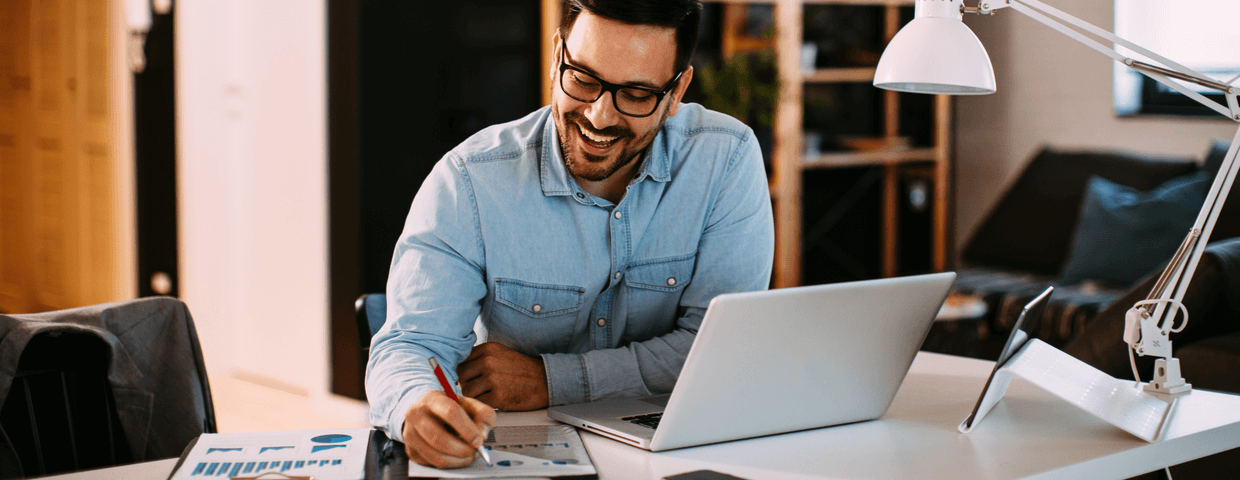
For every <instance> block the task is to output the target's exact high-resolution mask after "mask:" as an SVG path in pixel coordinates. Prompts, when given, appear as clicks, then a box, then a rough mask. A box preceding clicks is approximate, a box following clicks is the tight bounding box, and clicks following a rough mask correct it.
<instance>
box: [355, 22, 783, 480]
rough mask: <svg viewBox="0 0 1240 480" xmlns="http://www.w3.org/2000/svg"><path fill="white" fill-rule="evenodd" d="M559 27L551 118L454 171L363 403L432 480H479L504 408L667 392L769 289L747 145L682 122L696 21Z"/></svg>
mask: <svg viewBox="0 0 1240 480" xmlns="http://www.w3.org/2000/svg"><path fill="white" fill-rule="evenodd" d="M565 8H566V11H565V15H564V18H563V20H562V21H561V25H560V29H559V32H558V33H557V34H556V36H555V41H556V43H557V44H558V47H557V48H556V51H555V55H556V58H557V59H558V62H557V63H556V64H555V65H554V66H553V67H552V69H551V71H550V72H548V73H549V75H551V77H552V79H553V81H554V84H555V87H554V91H553V99H552V104H551V106H550V107H547V108H543V109H540V110H538V111H536V112H534V113H532V114H530V115H529V116H527V117H525V118H523V119H520V120H517V121H514V122H511V123H507V124H503V125H497V126H493V127H490V128H487V129H485V130H483V131H481V132H479V133H478V134H476V135H474V136H473V137H471V138H469V139H468V140H466V141H465V142H464V143H462V144H461V145H460V146H458V147H457V148H455V149H453V150H452V151H451V152H449V153H448V154H447V155H446V156H445V157H444V158H443V160H442V161H440V162H439V163H438V164H437V165H436V166H435V169H434V171H433V172H432V173H431V174H430V175H429V176H428V178H427V179H426V182H425V183H424V184H423V186H422V188H421V189H420V190H419V191H418V194H417V197H416V198H415V199H414V201H413V206H412V207H411V209H410V212H409V217H408V219H407V220H406V224H405V228H404V231H403V233H402V234H401V238H400V240H399V242H398V244H397V245H396V251H395V254H394V256H393V260H392V270H391V274H390V276H389V278H388V286H387V292H388V318H389V321H388V322H387V324H386V325H385V326H384V327H383V329H382V330H380V332H379V333H378V334H377V335H376V336H375V339H374V341H373V343H372V348H371V357H370V363H369V365H368V366H367V381H366V387H367V394H368V396H369V398H370V400H371V402H372V408H371V421H372V423H374V424H375V425H377V426H379V427H380V428H383V429H384V430H385V431H386V433H387V434H388V435H389V436H391V437H393V438H394V439H397V440H401V441H403V442H404V443H405V448H406V451H407V453H408V454H409V458H410V459H412V460H414V461H415V462H417V463H419V464H423V465H431V466H435V467H440V468H452V467H461V466H465V465H468V464H469V463H470V462H471V461H472V460H473V456H474V451H475V450H474V448H476V447H477V446H479V445H481V443H482V441H483V432H484V430H483V426H485V425H490V424H492V423H493V422H494V421H495V413H494V412H493V411H492V409H491V408H490V407H496V408H499V409H501V410H533V409H539V408H545V407H547V406H548V405H559V404H566V403H578V402H585V401H590V400H597V399H600V398H606V397H620V396H640V395H649V394H654V393H665V392H668V391H670V390H671V389H672V387H673V386H674V385H675V384H676V378H677V375H678V374H679V373H680V369H681V366H682V365H683V364H684V360H685V356H686V355H687V354H688V352H689V348H690V347H691V346H692V344H693V339H694V335H695V334H696V332H697V330H698V327H699V326H700V325H701V321H702V315H703V313H704V312H705V309H706V307H707V305H708V304H709V303H710V300H711V299H712V298H714V297H715V296H716V295H719V294H722V293H729V292H738V291H751V290H760V289H763V288H766V287H767V285H768V283H769V281H770V274H771V262H772V259H773V244H774V229H773V225H772V217H771V206H770V197H769V193H768V191H767V183H766V174H765V171H764V170H763V165H762V157H761V154H760V153H759V149H758V143H757V140H756V139H755V138H754V135H753V132H752V131H751V130H750V129H749V128H748V127H746V126H744V125H743V124H741V123H740V122H738V121H736V120H735V119H732V118H730V117H727V116H725V115H722V114H719V113H715V112H711V111H708V110H706V109H704V108H702V107H701V106H699V105H692V104H690V105H682V104H680V99H681V97H682V96H683V95H684V93H685V89H686V88H687V86H688V85H689V82H690V81H691V80H692V79H693V68H692V67H690V66H689V59H690V58H691V57H692V54H693V49H694V47H695V44H696V40H697V30H698V22H699V18H700V15H701V13H700V12H701V6H700V4H698V3H697V2H696V1H689V0H677V1H666V0H639V1H638V0H573V1H570V2H569V5H566V7H565ZM479 318H480V319H481V322H480V324H481V325H482V327H483V330H484V331H485V333H484V335H485V338H486V340H488V341H487V342H486V343H482V344H480V345H477V346H474V345H475V341H476V340H477V338H478V337H477V336H476V334H475V331H474V329H473V327H474V324H475V319H479ZM429 357H435V358H436V359H437V361H438V362H439V363H440V364H441V365H444V366H445V368H446V371H445V373H447V374H448V375H449V376H452V374H453V373H456V374H457V376H458V378H459V381H460V385H461V393H462V394H463V397H462V400H461V403H460V404H458V403H456V402H453V401H452V400H450V399H449V398H448V397H447V396H446V395H445V394H443V392H442V391H441V390H440V388H439V387H438V383H437V382H436V379H435V376H434V374H433V373H432V371H431V370H430V367H429V366H428V365H427V361H428V358H429ZM453 366H455V367H456V368H455V371H453V370H454V369H453V368H451V367H453Z"/></svg>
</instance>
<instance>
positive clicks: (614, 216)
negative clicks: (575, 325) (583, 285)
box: [588, 195, 629, 349]
mask: <svg viewBox="0 0 1240 480" xmlns="http://www.w3.org/2000/svg"><path fill="white" fill-rule="evenodd" d="M627 197H628V196H627V195H626V199H627ZM627 210H628V208H627V204H626V203H625V199H622V200H621V201H620V204H619V205H616V206H615V207H612V208H611V211H610V212H609V215H608V222H607V233H608V234H607V240H608V256H609V257H610V259H611V262H610V263H611V276H610V278H608V280H607V286H606V287H605V288H604V289H603V291H602V292H601V293H600V294H599V296H598V299H597V300H596V301H595V303H594V308H593V309H592V310H591V312H590V320H589V324H588V329H589V331H590V340H591V343H592V344H593V345H594V348H598V349H605V348H612V347H614V345H612V337H613V335H612V332H613V331H614V330H613V326H614V325H615V322H614V319H613V318H612V314H613V313H614V311H615V309H614V308H612V307H613V305H614V304H615V300H616V295H617V292H618V291H619V286H620V285H621V284H622V283H623V281H624V274H625V268H626V266H627V265H628V260H629V259H628V256H629V249H628V235H629V229H628V219H627V218H625V212H626V211H627Z"/></svg>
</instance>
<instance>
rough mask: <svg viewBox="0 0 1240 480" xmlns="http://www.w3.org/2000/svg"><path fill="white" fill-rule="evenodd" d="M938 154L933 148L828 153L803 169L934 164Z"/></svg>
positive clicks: (804, 164)
mask: <svg viewBox="0 0 1240 480" xmlns="http://www.w3.org/2000/svg"><path fill="white" fill-rule="evenodd" d="M937 155H938V152H937V151H935V149H933V148H913V149H908V150H883V151H875V152H828V153H823V154H822V155H817V156H813V157H805V158H804V159H803V160H802V161H801V166H802V168H803V169H806V170H810V169H824V168H843V167H863V166H877V165H897V164H903V163H911V162H933V161H935V159H936V156H937Z"/></svg>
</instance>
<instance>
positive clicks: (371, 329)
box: [353, 293, 387, 365]
mask: <svg viewBox="0 0 1240 480" xmlns="http://www.w3.org/2000/svg"><path fill="white" fill-rule="evenodd" d="M353 309H354V311H356V312H357V338H358V343H359V344H360V345H361V346H362V365H365V364H366V361H367V360H368V359H369V355H370V339H371V338H372V337H374V336H375V332H378V331H379V329H380V328H383V322H386V321H387V295H386V294H383V293H364V294H362V296H360V297H357V301H355V302H353Z"/></svg>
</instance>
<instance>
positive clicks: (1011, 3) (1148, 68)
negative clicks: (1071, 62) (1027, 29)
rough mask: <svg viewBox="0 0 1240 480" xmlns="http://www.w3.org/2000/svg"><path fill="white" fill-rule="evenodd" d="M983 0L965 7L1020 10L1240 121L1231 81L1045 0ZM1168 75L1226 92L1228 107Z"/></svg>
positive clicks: (987, 12)
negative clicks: (1127, 52)
mask: <svg viewBox="0 0 1240 480" xmlns="http://www.w3.org/2000/svg"><path fill="white" fill-rule="evenodd" d="M980 1H981V2H982V3H981V6H980V7H978V8H967V7H966V8H965V10H966V11H968V12H976V13H979V14H983V15H990V14H993V13H994V12H995V11H996V10H1001V9H1004V8H1011V9H1013V10H1016V11H1018V12H1020V13H1022V14H1024V15H1025V16H1027V17H1029V18H1032V19H1034V20H1037V21H1038V22H1039V23H1042V24H1043V25H1046V26H1048V27H1051V28H1053V29H1055V30H1056V31H1058V32H1059V33H1062V34H1064V35H1066V36H1068V37H1070V38H1072V39H1073V40H1076V41H1077V42H1080V43H1081V44H1083V45H1085V46H1087V47H1090V48H1092V49H1094V50H1096V51H1098V52H1099V53H1102V54H1103V55H1106V56H1108V57H1111V58H1112V59H1113V60H1115V61H1117V62H1120V63H1122V64H1124V65H1125V66H1127V67H1128V68H1131V69H1133V70H1136V71H1138V72H1140V73H1141V74H1143V75H1145V76H1147V77H1150V78H1152V79H1154V80H1155V81H1157V82H1159V83H1161V84H1163V85H1166V86H1167V87H1168V88H1171V89H1173V90H1175V91H1177V92H1180V93H1181V94H1183V95H1185V96H1187V97H1189V98H1192V99H1193V100H1195V101H1197V103H1200V104H1202V105H1205V106H1206V107H1209V108H1210V109H1211V110H1214V111H1216V112H1218V113H1219V114H1220V115H1223V116H1225V117H1227V118H1230V119H1232V120H1234V121H1240V102H1237V100H1236V96H1237V95H1238V94H1240V90H1238V89H1237V88H1236V87H1233V86H1231V85H1230V84H1229V83H1230V82H1229V83H1222V82H1219V81H1218V80H1215V79H1213V78H1210V77H1208V76H1206V75H1203V74H1202V73H1200V72H1197V71H1195V70H1193V69H1191V68H1188V67H1186V66H1184V65H1181V64H1179V63H1177V62H1175V61H1173V60H1171V59H1168V58H1166V57H1163V56H1162V55H1159V54H1157V53H1154V52H1153V51H1150V50H1149V49H1147V48H1145V47H1142V46H1140V45H1137V44H1135V43H1132V42H1130V41H1128V40H1125V39H1123V38H1121V37H1119V36H1118V35H1115V34H1114V33H1111V32H1109V31H1107V30H1104V29H1102V28H1099V27H1097V26H1095V25H1093V24H1091V23H1089V22H1086V21H1084V20H1081V19H1079V18H1077V17H1074V16H1072V15H1070V14H1068V13H1066V12H1064V11H1062V10H1059V9H1057V8H1055V7H1052V6H1050V5H1047V4H1045V3H1043V2H1041V1H1040V0H989V1H993V2H994V3H995V5H991V4H990V3H987V1H988V0H980ZM1072 27H1075V28H1077V29H1080V30H1083V31H1085V32H1089V33H1090V34H1093V35H1094V36H1097V37H1100V38H1103V39H1105V40H1107V41H1109V42H1112V43H1114V44H1117V45H1121V46H1123V47H1125V48H1128V49H1129V50H1132V51H1134V52H1137V53H1139V54H1141V55H1144V56H1146V57H1148V58H1150V59H1152V60H1154V61H1156V62H1158V63H1161V64H1162V65H1163V66H1161V67H1160V66H1158V65H1151V64H1149V63H1146V62H1142V61H1139V60H1136V59H1132V58H1129V57H1126V56H1124V55H1122V54H1120V53H1119V52H1117V51H1116V50H1115V49H1114V48H1111V47H1109V46H1107V45H1104V44H1102V43H1100V42H1098V41H1097V40H1094V39H1092V38H1090V37H1088V36H1085V35H1084V34H1082V33H1081V32H1079V31H1077V30H1074V29H1073V28H1072ZM1168 77H1171V78H1176V79H1179V80H1184V81H1188V82H1192V83H1195V84H1198V85H1202V86H1205V87H1207V88H1212V89H1215V90H1219V91H1221V92H1223V93H1224V94H1225V95H1226V97H1227V105H1226V106H1224V105H1222V104H1220V103H1218V102H1216V101H1214V100H1210V99H1209V98H1206V97H1205V96H1204V95H1202V94H1200V93H1197V92H1194V91H1192V90H1190V89H1189V88H1187V87H1185V86H1184V85H1181V84H1180V83H1177V82H1174V81H1172V80H1171V79H1170V78H1168ZM1235 80H1236V79H1235V78H1233V79H1232V80H1231V81H1233V82H1234V81H1235Z"/></svg>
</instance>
